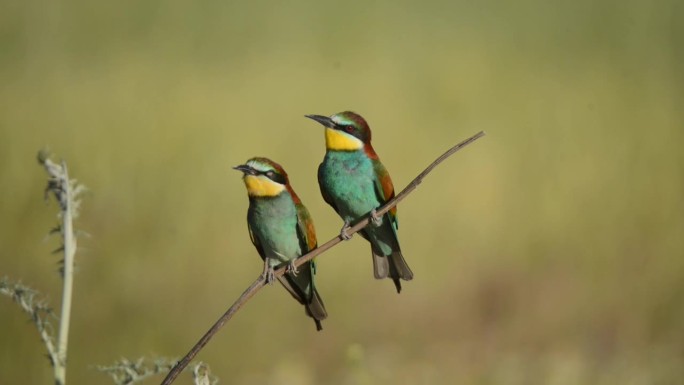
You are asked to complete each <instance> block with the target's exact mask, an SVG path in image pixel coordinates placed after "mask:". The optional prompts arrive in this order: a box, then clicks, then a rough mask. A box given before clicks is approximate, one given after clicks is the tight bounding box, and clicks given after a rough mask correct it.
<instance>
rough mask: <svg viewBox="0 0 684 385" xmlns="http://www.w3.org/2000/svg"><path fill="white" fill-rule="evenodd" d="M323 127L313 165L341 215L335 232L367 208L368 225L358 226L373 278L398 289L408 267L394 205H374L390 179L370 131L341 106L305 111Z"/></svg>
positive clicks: (389, 188) (388, 191)
mask: <svg viewBox="0 0 684 385" xmlns="http://www.w3.org/2000/svg"><path fill="white" fill-rule="evenodd" d="M305 116H306V117H307V118H309V119H313V120H315V121H316V122H318V123H320V124H322V125H323V126H324V127H325V147H326V153H325V157H324V158H323V162H322V163H321V164H320V165H319V167H318V184H319V187H320V189H321V195H323V199H324V200H325V201H326V202H327V203H328V204H329V205H330V206H332V208H333V209H335V211H336V212H337V214H338V215H339V216H340V217H341V218H342V219H343V220H344V226H342V229H341V230H340V237H341V238H342V239H344V240H348V239H349V238H351V237H350V236H349V235H348V234H347V230H348V229H349V226H350V223H352V222H354V221H356V220H358V219H359V218H361V217H363V216H365V215H367V214H369V213H370V217H371V225H369V226H366V227H365V228H364V229H362V230H361V231H360V234H361V236H363V237H364V238H365V239H366V240H367V241H368V242H369V243H370V245H371V253H372V256H373V273H374V275H375V278H376V279H383V278H388V277H389V278H391V279H392V281H393V282H394V286H395V287H396V290H397V293H400V292H401V282H400V279H402V280H405V281H410V280H411V279H413V272H412V271H411V269H410V268H409V266H408V264H407V263H406V260H405V259H404V256H403V255H402V253H401V248H400V247H399V239H398V238H397V230H398V229H399V222H398V221H397V208H396V206H395V207H393V208H392V209H391V210H389V211H388V212H387V213H385V214H384V215H382V216H379V215H377V214H376V209H377V208H378V207H379V206H381V205H383V204H384V203H385V202H387V201H388V200H390V199H392V198H393V197H394V186H393V184H392V179H391V178H390V175H389V173H388V172H387V169H386V168H385V166H384V165H383V164H382V162H380V158H379V157H378V155H377V153H376V152H375V150H374V149H373V146H372V145H371V130H370V127H369V126H368V123H367V122H366V120H365V119H364V118H363V117H361V115H359V114H357V113H354V112H351V111H344V112H340V113H337V114H334V115H331V116H330V117H328V116H322V115H305Z"/></svg>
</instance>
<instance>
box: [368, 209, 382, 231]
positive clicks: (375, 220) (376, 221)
mask: <svg viewBox="0 0 684 385" xmlns="http://www.w3.org/2000/svg"><path fill="white" fill-rule="evenodd" d="M370 221H371V223H372V224H373V226H375V227H379V226H380V225H382V216H381V215H378V212H377V211H376V210H375V209H373V210H371V212H370Z"/></svg>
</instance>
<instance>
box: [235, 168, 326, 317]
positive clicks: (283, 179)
mask: <svg viewBox="0 0 684 385" xmlns="http://www.w3.org/2000/svg"><path fill="white" fill-rule="evenodd" d="M234 168H235V169H236V170H240V171H242V172H243V174H244V175H243V180H244V182H245V186H246V187H247V192H248V195H249V209H248V210H247V227H248V229H249V236H250V238H251V240H252V243H253V244H254V247H256V249H257V251H258V252H259V255H260V256H261V259H262V260H263V261H264V263H265V264H266V266H267V269H266V270H265V273H266V274H267V275H266V279H267V280H269V279H270V278H269V277H272V275H273V270H274V269H278V268H280V267H282V266H286V265H287V266H289V268H288V271H287V272H286V273H285V274H284V275H282V276H281V277H278V280H279V281H280V283H281V284H282V285H283V286H284V287H285V289H287V291H288V292H289V293H290V294H291V295H292V297H294V298H295V299H296V300H297V301H299V303H301V304H302V305H304V307H305V309H306V314H307V315H308V316H309V317H311V318H313V319H314V321H315V323H316V329H317V330H322V326H321V321H322V320H324V319H325V318H326V317H327V316H328V314H327V312H326V310H325V306H324V305H323V300H322V299H321V296H320V295H319V294H318V291H317V290H316V286H315V283H314V276H315V274H316V265H315V262H314V261H309V262H306V263H304V264H302V265H301V266H299V268H298V271H295V270H294V264H293V263H294V261H295V260H296V259H297V258H299V257H301V256H302V255H304V254H306V253H308V252H309V251H311V250H313V249H314V248H316V246H317V243H316V231H315V229H314V225H313V221H312V219H311V216H310V215H309V211H308V210H307V209H306V207H304V205H303V204H302V203H301V201H300V199H299V197H298V196H297V194H296V193H295V192H294V190H293V189H292V187H291V186H290V182H289V180H288V177H287V173H286V172H285V170H284V169H283V168H282V167H281V166H280V165H279V164H277V163H275V162H273V161H271V160H269V159H267V158H252V159H250V160H249V161H248V162H247V163H246V164H243V165H239V166H236V167H234Z"/></svg>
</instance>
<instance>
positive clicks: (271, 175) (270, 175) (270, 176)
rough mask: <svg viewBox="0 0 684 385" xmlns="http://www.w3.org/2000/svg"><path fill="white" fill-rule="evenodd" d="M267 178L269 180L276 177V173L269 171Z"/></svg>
mask: <svg viewBox="0 0 684 385" xmlns="http://www.w3.org/2000/svg"><path fill="white" fill-rule="evenodd" d="M266 176H267V177H269V178H273V177H274V176H275V173H274V172H273V171H267V172H266Z"/></svg>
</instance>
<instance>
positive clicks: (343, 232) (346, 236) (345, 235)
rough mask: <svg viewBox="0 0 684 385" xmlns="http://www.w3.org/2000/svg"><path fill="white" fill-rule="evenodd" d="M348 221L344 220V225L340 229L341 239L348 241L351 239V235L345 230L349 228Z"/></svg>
mask: <svg viewBox="0 0 684 385" xmlns="http://www.w3.org/2000/svg"><path fill="white" fill-rule="evenodd" d="M349 227H350V226H349V221H344V226H342V229H340V238H342V240H343V241H348V240H350V239H352V236H351V235H349V233H347V230H349Z"/></svg>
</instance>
